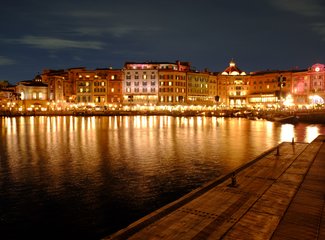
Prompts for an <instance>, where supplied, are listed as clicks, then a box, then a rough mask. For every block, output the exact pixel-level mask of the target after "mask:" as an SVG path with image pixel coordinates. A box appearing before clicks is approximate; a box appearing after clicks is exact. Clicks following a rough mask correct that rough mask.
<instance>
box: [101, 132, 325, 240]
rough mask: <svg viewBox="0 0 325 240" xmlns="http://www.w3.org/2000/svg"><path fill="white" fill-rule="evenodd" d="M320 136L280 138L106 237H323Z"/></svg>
mask: <svg viewBox="0 0 325 240" xmlns="http://www.w3.org/2000/svg"><path fill="white" fill-rule="evenodd" d="M324 186H325V135H320V136H318V137H317V138H316V139H315V140H314V141H312V142H311V143H309V144H308V143H300V142H294V141H292V142H283V143H281V144H279V145H278V146H276V147H275V148H272V149H270V150H268V151H266V152H265V153H263V154H261V155H260V156H259V157H257V158H256V159H254V160H252V161H251V162H249V163H247V164H245V165H244V166H241V167H239V168H238V169H236V170H235V171H233V172H231V173H229V174H226V175H224V176H221V177H220V178H218V179H216V180H214V181H211V182H209V183H207V184H205V185H204V186H202V187H201V188H199V189H196V190H194V191H192V192H191V193H189V194H187V195H185V196H184V197H182V198H180V199H179V200H176V201H175V202H172V203H170V204H169V205H167V206H165V207H163V208H161V209H158V210H157V211H155V212H153V213H151V214H149V215H147V216H145V217H143V218H142V219H140V220H138V221H136V222H134V223H132V224H131V225H129V226H128V227H126V228H125V229H122V230H120V231H118V232H116V233H114V234H112V235H110V236H107V237H106V238H104V239H106V240H108V239H141V240H145V239H148V240H149V239H150V240H151V239H198V240H199V239H263V240H264V239H325V208H324V205H325V187H324Z"/></svg>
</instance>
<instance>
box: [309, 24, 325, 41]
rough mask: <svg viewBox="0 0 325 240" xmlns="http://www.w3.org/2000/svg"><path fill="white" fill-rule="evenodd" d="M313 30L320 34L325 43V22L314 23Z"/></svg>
mask: <svg viewBox="0 0 325 240" xmlns="http://www.w3.org/2000/svg"><path fill="white" fill-rule="evenodd" d="M312 29H313V31H314V32H316V33H318V34H319V35H320V36H321V37H322V40H323V41H325V22H323V23H313V24H312Z"/></svg>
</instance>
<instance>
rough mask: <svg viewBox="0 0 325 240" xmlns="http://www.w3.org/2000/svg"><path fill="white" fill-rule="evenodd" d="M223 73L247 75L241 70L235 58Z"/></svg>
mask: <svg viewBox="0 0 325 240" xmlns="http://www.w3.org/2000/svg"><path fill="white" fill-rule="evenodd" d="M221 75H233V76H235V75H246V73H245V72H244V71H242V70H240V69H239V68H238V67H237V66H236V63H235V62H234V60H231V61H230V63H229V67H227V68H226V69H225V70H224V71H223V72H222V73H221Z"/></svg>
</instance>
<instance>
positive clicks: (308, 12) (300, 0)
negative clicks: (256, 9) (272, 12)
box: [270, 0, 325, 17]
mask: <svg viewBox="0 0 325 240" xmlns="http://www.w3.org/2000/svg"><path fill="white" fill-rule="evenodd" d="M270 3H271V4H272V5H274V6H275V7H277V8H278V9H281V10H284V11H288V12H293V13H296V14H299V15H302V16H307V17H322V16H323V15H324V12H325V9H324V7H323V6H322V5H321V4H320V2H319V1H318V0H270Z"/></svg>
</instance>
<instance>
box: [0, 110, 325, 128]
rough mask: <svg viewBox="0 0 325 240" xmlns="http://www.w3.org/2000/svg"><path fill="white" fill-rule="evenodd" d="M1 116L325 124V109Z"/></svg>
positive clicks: (14, 114)
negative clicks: (190, 119)
mask: <svg viewBox="0 0 325 240" xmlns="http://www.w3.org/2000/svg"><path fill="white" fill-rule="evenodd" d="M0 116H1V117H21V116H23V117H25V116H85V117H91V116H174V117H198V116H201V117H229V118H247V119H250V120H258V119H264V120H268V121H272V122H279V123H292V124H295V123H310V124H325V110H323V109H321V110H305V111H247V110H246V111H240V110H216V111H212V110H209V111H202V110H201V111H195V110H190V111H168V110H159V111H157V110H147V111H119V110H114V111H113V110H112V111H111V110H106V111H50V112H49V111H31V112H10V111H0Z"/></svg>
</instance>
